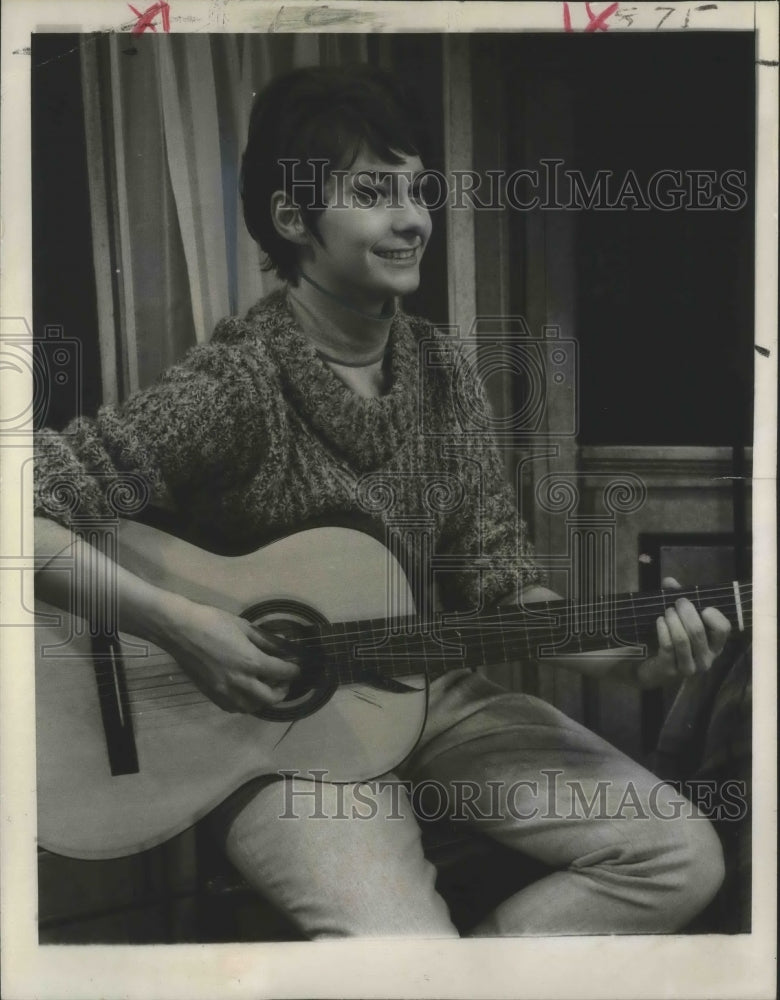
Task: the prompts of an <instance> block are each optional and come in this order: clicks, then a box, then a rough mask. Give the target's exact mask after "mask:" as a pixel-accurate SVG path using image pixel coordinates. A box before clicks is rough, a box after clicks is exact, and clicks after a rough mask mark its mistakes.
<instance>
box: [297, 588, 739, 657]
mask: <svg viewBox="0 0 780 1000" xmlns="http://www.w3.org/2000/svg"><path fill="white" fill-rule="evenodd" d="M746 590H749V585H746ZM672 593H675V592H672ZM721 594H722V596H723V597H724V598H725V599H726V600H725V607H726V608H727V609H728V610H731V603H732V602H733V591H732V590H731V588H725V587H724V588H721ZM714 595H715V591H711V592H709V593H708V594H707V595H706V596H707V597H708V598H712V597H714ZM541 603H542V602H540V607H539V608H538V609H534V610H530V611H529V610H528V608H518V607H515V606H512V605H506V606H502V609H501V610H500V611H498V612H496V613H492V614H488V615H484V616H481V615H479V614H478V613H477V614H474V615H472V614H464V615H462V616H461V617H458V613H457V612H455V613H452V614H449V613H445V614H444V615H442V616H440V617H437V618H435V619H433V620H432V621H431V620H429V619H423V618H418V617H416V616H413V615H410V616H400V617H397V618H390V619H379V618H376V619H374V618H370V619H366V621H365V623H363V622H359V621H348V622H344V623H339V622H336V623H332V624H330V625H328V626H326V629H331V630H333V629H335V628H337V627H338V626H339V625H341V624H343V625H345V626H357V628H356V629H355V628H351V629H345V630H344V631H343V632H340V633H338V634H336V633H333V634H332V638H331V639H328V638H327V637H323V636H322V635H321V636H320V645H321V646H322V647H323V648H327V644H328V642H330V641H333V642H334V648H337V647H338V646H339V645H340V644H341V643H342V642H343V641H346V640H348V639H353V638H354V639H355V640H356V641H358V640H361V639H365V638H369V639H370V638H374V637H375V636H376V635H377V634H379V635H384V634H386V632H387V631H388V628H387V625H388V623H393V624H395V626H396V627H398V626H401V627H403V624H404V623H405V622H408V623H410V624H411V625H412V627H416V628H420V629H432V628H436V627H438V628H439V629H440V630H447V629H452V630H455V631H459V632H463V631H464V630H472V631H473V630H485V629H489V628H490V627H491V626H492V625H494V624H499V625H502V626H504V627H514V628H517V629H526V628H531V629H533V628H540V629H548V628H549V627H550V624H551V623H550V622H549V621H538V619H539V618H540V617H542V616H545V617H550V616H554V617H556V618H557V619H559V622H558V624H559V625H560V624H561V623H563V624H565V623H566V620H567V619H569V620H571V619H573V618H575V614H574V613H572V614H571V615H567V614H565V612H567V611H568V610H572V611H573V612H576V615H577V616H579V617H580V618H584V617H587V615H588V613H589V612H592V611H598V612H602V613H603V612H604V610H605V607H607V606H606V605H605V604H604V603H598V604H584V605H577V606H576V607H573V606H572V605H569V604H562V605H561V606H560V608H558V607H556V602H547V603H545V604H544V608H542V607H541ZM741 604H742V611H743V615H744V614H745V613H746V612H747V613H749V612H750V610H751V598H750V596H749V594H746V595H745V596H744V597H743V600H742V602H741ZM710 606H712V607H714V606H715V605H714V604H712V605H710ZM624 607H625V608H628V607H631V612H630V613H628V614H627V615H621V611H622V609H623V608H624ZM637 608H640V609H642V604H641V603H640V602H638V601H634V602H623V603H622V605H621V604H613V605H611V606H609V610H610V611H611V612H612V614H611V617H612V618H613V619H614V623H615V625H616V626H617V627H619V626H621V625H623V626H630V625H632V624H636V625H638V626H639V627H641V628H646V626H647V624H648V622H652V621H654V620H655V619H656V617H660V615H658V614H657V612H659V611H663V610H664V606H663V605H659V606H658V607H657V608H656V607H654V608H653V610H652V611H651V610H649V609H647V608H644V609H642V610H643V612H644V613H638V614H637V613H635V611H636V609H637ZM535 620H536V621H535ZM373 622H380V623H381V624H379V625H376V626H375V625H373ZM313 628H315V629H316V626H314V627H313ZM312 634H313V635H316V632H313V633H312ZM411 634H414V633H411Z"/></svg>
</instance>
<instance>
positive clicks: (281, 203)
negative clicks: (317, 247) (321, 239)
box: [271, 191, 311, 246]
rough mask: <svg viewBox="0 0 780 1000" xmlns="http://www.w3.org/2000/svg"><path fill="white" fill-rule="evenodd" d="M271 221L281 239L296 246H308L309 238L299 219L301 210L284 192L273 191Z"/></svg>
mask: <svg viewBox="0 0 780 1000" xmlns="http://www.w3.org/2000/svg"><path fill="white" fill-rule="evenodd" d="M271 220H272V221H273V224H274V229H275V230H276V231H277V233H279V235H280V236H281V237H283V239H285V240H289V241H290V243H296V244H297V245H298V246H307V245H308V243H309V241H310V238H311V236H310V233H309V230H308V229H307V228H306V226H305V225H304V223H303V219H302V218H301V210H300V208H298V206H297V205H296V204H295V203H294V202H292V201H290V198H289V195H287V194H286V193H285V192H284V191H274V193H273V194H272V195H271Z"/></svg>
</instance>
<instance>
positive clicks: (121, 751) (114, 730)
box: [92, 635, 140, 775]
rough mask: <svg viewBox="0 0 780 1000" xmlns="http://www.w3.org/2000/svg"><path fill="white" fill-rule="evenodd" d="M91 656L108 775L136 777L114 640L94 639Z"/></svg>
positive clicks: (122, 669)
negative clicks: (132, 775)
mask: <svg viewBox="0 0 780 1000" xmlns="http://www.w3.org/2000/svg"><path fill="white" fill-rule="evenodd" d="M92 656H93V661H94V666H95V682H96V684H97V692H98V700H99V702H100V715H101V717H102V719H103V733H104V734H105V737H106V750H107V752H108V764H109V767H110V768H111V774H112V775H120V774H138V772H139V771H140V767H139V765H138V751H137V749H136V745H135V733H134V732H133V717H132V715H131V713H130V701H129V698H128V696H127V683H126V680H125V667H124V663H123V660H122V653H121V649H120V645H119V641H118V640H117V638H116V636H112V635H97V636H94V637H93V639H92Z"/></svg>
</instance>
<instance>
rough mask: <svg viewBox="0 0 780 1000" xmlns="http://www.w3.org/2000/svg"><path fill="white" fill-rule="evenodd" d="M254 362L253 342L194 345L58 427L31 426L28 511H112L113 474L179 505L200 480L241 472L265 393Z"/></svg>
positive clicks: (257, 442) (161, 501) (263, 438)
mask: <svg viewBox="0 0 780 1000" xmlns="http://www.w3.org/2000/svg"><path fill="white" fill-rule="evenodd" d="M262 367H263V366H262V363H261V358H260V357H259V353H258V351H257V350H250V349H249V348H246V347H240V346H232V345H225V344H214V343H212V344H209V345H205V346H202V347H196V348H193V349H192V350H191V351H190V352H189V354H188V355H187V356H186V358H185V359H184V360H183V361H182V362H181V363H179V364H177V365H175V366H173V367H172V368H170V369H168V370H167V371H166V372H165V373H164V374H163V375H162V376H161V377H160V378H159V379H158V380H157V382H156V383H155V384H154V385H152V386H150V387H149V388H148V389H145V390H142V391H140V392H137V393H135V394H134V395H133V396H131V397H130V398H129V399H128V400H127V401H126V402H125V403H124V404H122V405H120V406H104V407H102V408H101V409H100V410H99V411H98V414H97V416H96V417H94V418H84V417H81V418H76V419H75V420H73V421H72V422H71V423H70V424H68V426H67V427H66V428H65V429H64V430H63V431H61V432H55V431H52V430H48V429H44V430H42V431H39V432H38V433H37V434H36V440H35V464H34V506H35V513H36V515H39V516H43V517H48V518H50V519H52V520H54V521H57V522H59V523H60V524H62V525H64V526H66V527H71V526H72V524H73V518H74V517H75V516H81V517H83V516H88V517H97V518H101V517H107V516H113V515H116V513H117V512H118V506H117V498H118V499H119V510H120V511H121V498H122V491H121V489H120V490H119V491H118V490H117V487H118V486H121V485H122V484H123V483H124V488H125V490H127V488H128V484H130V491H131V492H132V493H135V494H136V496H137V499H139V500H140V505H143V503H144V502H145V501H147V502H150V503H152V504H154V505H158V506H163V507H169V508H170V507H173V508H180V507H186V499H187V496H188V495H189V493H190V492H191V491H193V490H197V489H198V487H199V486H201V485H202V484H206V483H209V484H211V485H212V486H213V487H214V488H219V487H220V486H229V485H230V484H231V483H233V482H237V481H240V479H241V478H242V477H245V476H248V475H249V474H250V471H251V468H252V463H253V462H254V463H255V464H256V462H257V458H258V455H259V456H262V454H263V453H264V451H265V448H266V443H267V432H268V417H269V414H268V413H267V410H266V407H265V406H264V404H266V403H267V402H268V400H269V399H270V398H271V393H268V392H263V384H264V382H263V377H264V376H263V371H262ZM126 495H127V494H126V493H125V496H126Z"/></svg>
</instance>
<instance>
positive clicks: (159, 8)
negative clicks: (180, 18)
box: [127, 0, 171, 35]
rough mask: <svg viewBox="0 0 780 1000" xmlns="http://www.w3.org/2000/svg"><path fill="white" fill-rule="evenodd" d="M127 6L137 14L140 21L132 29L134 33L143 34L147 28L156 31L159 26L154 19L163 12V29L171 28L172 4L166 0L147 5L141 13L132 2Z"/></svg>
mask: <svg viewBox="0 0 780 1000" xmlns="http://www.w3.org/2000/svg"><path fill="white" fill-rule="evenodd" d="M127 6H128V7H129V8H130V10H131V11H132V12H133V13H134V14H135V16H136V18H137V22H138V23H137V24H136V26H135V27H134V28H133V30H132V34H133V35H142V34H143V33H144V32H145V31H146V30H147V28H150V29H151V30H152V31H154V32H156V31H157V26H156V25H155V23H154V19H155V18H156V17H157V15H158V14H162V30H163V31H170V30H171V7H170V4H167V3H166V2H165V0H158V3H154V4H152V6H151V7H147V8H146V10H145V11H144V12H143V14H141V13H140V11H137V10H136V9H135V7H134V6H133V5H132V4H131V3H129V4H128V5H127Z"/></svg>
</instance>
